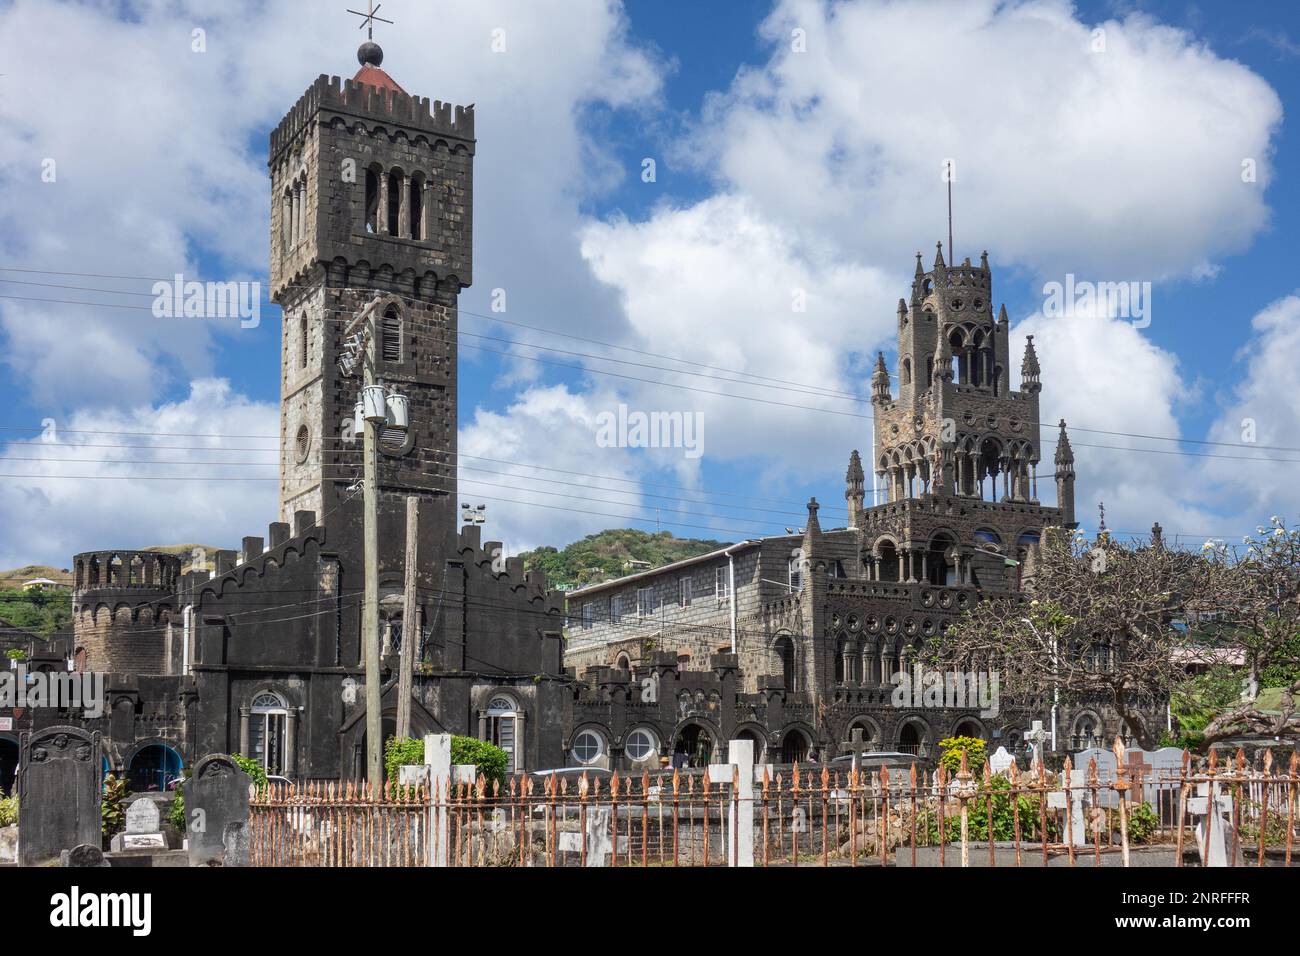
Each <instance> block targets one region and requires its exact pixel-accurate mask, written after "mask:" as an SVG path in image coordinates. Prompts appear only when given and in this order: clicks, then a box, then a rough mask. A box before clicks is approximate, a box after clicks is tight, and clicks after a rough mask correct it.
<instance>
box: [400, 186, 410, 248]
mask: <svg viewBox="0 0 1300 956" xmlns="http://www.w3.org/2000/svg"><path fill="white" fill-rule="evenodd" d="M398 188H399V189H400V190H401V195H399V196H398V197H397V234H398V235H399V236H402V237H403V238H406V237H409V236H410V235H411V177H410V175H409V174H407V173H402V176H401V179H400V181H399V183H398Z"/></svg>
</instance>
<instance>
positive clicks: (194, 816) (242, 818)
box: [181, 754, 253, 866]
mask: <svg viewBox="0 0 1300 956" xmlns="http://www.w3.org/2000/svg"><path fill="white" fill-rule="evenodd" d="M252 783H253V781H252V778H251V777H249V776H248V774H246V773H244V771H243V770H241V769H240V767H239V764H237V763H235V761H234V760H233V759H232V758H231V757H228V756H226V755H225V754H209V755H208V756H206V757H204V758H203V759H202V760H200V761H199V762H198V763H196V764H195V765H194V773H193V774H192V775H191V776H190V779H189V780H187V781H186V782H185V787H184V789H183V790H182V791H181V792H182V794H183V795H184V797H185V835H186V837H187V838H188V840H189V850H188V852H189V861H190V866H228V865H229V866H247V865H248V858H247V854H245V856H244V858H243V860H242V861H241V860H239V859H234V860H233V861H232V862H229V863H228V862H227V854H226V841H225V834H226V827H227V826H228V825H229V824H232V823H239V824H243V826H244V827H245V828H247V826H248V791H249V787H250V786H251V785H252ZM245 847H247V843H246V842H245Z"/></svg>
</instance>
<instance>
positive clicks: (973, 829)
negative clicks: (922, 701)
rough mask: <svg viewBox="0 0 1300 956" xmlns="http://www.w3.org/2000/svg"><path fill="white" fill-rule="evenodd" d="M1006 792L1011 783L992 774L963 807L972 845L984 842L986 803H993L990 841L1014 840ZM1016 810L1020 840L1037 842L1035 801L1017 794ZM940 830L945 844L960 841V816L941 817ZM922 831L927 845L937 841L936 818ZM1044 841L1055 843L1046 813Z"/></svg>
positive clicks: (1038, 821)
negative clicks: (942, 819)
mask: <svg viewBox="0 0 1300 956" xmlns="http://www.w3.org/2000/svg"><path fill="white" fill-rule="evenodd" d="M957 754H958V761H960V759H961V751H960V749H959V750H957ZM1010 789H1011V781H1009V780H1008V779H1007V778H1006V777H1004V776H1002V775H1001V774H995V775H994V776H993V777H992V778H991V780H990V784H989V786H988V787H987V788H986V787H985V786H984V784H983V783H982V782H981V783H980V784H979V790H978V792H977V794H976V796H975V797H974V798H973V799H972V800H971V801H970V802H969V803H967V805H966V808H967V834H968V838H969V839H970V840H971V841H972V842H987V841H988V838H989V801H990V800H992V802H993V839H994V840H1014V839H1015V836H1016V825H1015V814H1014V813H1013V812H1012V809H1011V794H1010V793H1008V792H1006V791H1009V790H1010ZM1016 807H1017V810H1018V811H1019V814H1020V838H1021V839H1022V840H1035V841H1036V840H1038V839H1040V835H1041V833H1042V820H1041V819H1040V817H1039V804H1038V797H1036V796H1030V795H1029V794H1024V793H1022V794H1019V795H1018V796H1017V798H1016ZM943 828H944V831H945V832H946V840H945V842H949V843H951V842H954V841H959V840H961V814H960V812H959V811H957V810H955V809H954V810H953V812H952V813H951V814H949V815H947V816H945V817H944V821H943ZM926 829H927V831H928V834H929V838H930V840H931V841H934V840H937V839H938V836H939V820H938V817H937V816H934V815H928V820H927V821H926ZM1047 837H1048V839H1049V840H1055V839H1059V835H1058V833H1057V826H1056V821H1055V820H1054V819H1053V815H1052V813H1051V812H1050V811H1049V812H1048V814H1047Z"/></svg>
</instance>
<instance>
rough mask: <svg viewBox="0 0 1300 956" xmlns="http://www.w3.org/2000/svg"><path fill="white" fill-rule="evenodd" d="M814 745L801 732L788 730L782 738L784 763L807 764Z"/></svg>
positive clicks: (782, 759)
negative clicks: (809, 752) (810, 750)
mask: <svg viewBox="0 0 1300 956" xmlns="http://www.w3.org/2000/svg"><path fill="white" fill-rule="evenodd" d="M811 746H812V744H811V742H810V741H809V740H808V736H807V735H806V734H805V733H804V732H803V731H801V730H788V731H786V733H785V736H784V737H782V738H781V762H782V763H806V762H807V760H808V751H809V749H810V748H811Z"/></svg>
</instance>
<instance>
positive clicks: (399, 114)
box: [28, 42, 572, 786]
mask: <svg viewBox="0 0 1300 956" xmlns="http://www.w3.org/2000/svg"><path fill="white" fill-rule="evenodd" d="M358 59H359V60H360V70H359V71H358V72H357V73H356V75H355V76H354V77H352V78H351V79H341V78H340V77H337V76H332V77H331V76H324V75H322V76H320V77H318V78H317V79H316V80H315V82H313V83H312V84H311V86H310V87H309V88H308V89H307V91H306V92H305V93H304V94H303V95H302V97H301V98H300V99H299V100H298V102H297V103H296V104H295V105H294V106H293V108H292V109H290V110H289V112H288V114H287V115H286V116H285V117H284V119H283V120H282V121H281V122H280V123H279V125H278V126H277V127H276V128H275V129H274V131H273V132H272V133H271V138H270V148H269V154H268V165H269V169H270V179H271V195H272V207H271V215H270V223H271V261H270V292H271V296H272V297H273V299H274V300H275V301H276V302H277V303H278V304H279V305H280V307H281V309H282V310H283V332H282V337H281V356H280V370H281V378H280V394H281V401H280V437H281V442H280V451H281V472H280V514H279V515H278V516H276V517H277V518H278V520H276V521H274V522H272V523H271V524H270V527H269V530H268V531H267V532H266V533H265V535H251V536H249V537H246V538H244V539H243V540H242V542H241V547H240V548H239V549H238V550H234V549H232V550H230V551H221V552H218V553H217V555H216V556H215V571H214V572H209V571H198V572H190V573H184V574H182V564H181V561H180V559H179V558H176V557H174V556H172V555H168V554H164V553H150V552H133V551H123V550H114V549H102V550H98V551H93V552H88V553H84V554H79V555H76V556H75V558H74V568H75V589H76V590H75V594H74V599H73V611H74V622H75V623H74V634H73V644H74V647H72V648H69V650H70V652H71V655H72V656H74V658H75V661H76V665H75V666H76V667H78V668H82V669H86V670H93V671H101V672H107V673H108V674H109V675H110V677H109V679H108V688H109V701H110V712H109V714H108V715H107V716H105V717H104V718H102V719H100V720H97V721H91V720H86V721H84V722H85V723H86V725H87V726H88V728H89V729H94V730H99V731H100V732H101V734H102V739H103V742H104V751H105V752H104V760H105V764H106V766H108V767H110V768H112V769H115V770H118V771H123V772H126V773H128V774H129V775H130V776H131V779H132V783H133V785H135V786H147V785H149V784H150V782H151V781H152V782H156V783H157V784H158V785H159V786H161V785H163V784H164V782H165V781H166V780H167V779H169V778H170V777H171V776H174V774H175V773H176V772H177V768H178V767H179V766H180V765H189V764H191V763H192V762H193V761H195V760H197V759H198V758H200V757H202V756H204V755H206V754H209V753H217V752H221V753H243V754H246V755H249V756H252V757H255V758H257V759H259V760H260V761H262V762H263V763H264V764H265V766H266V768H267V770H268V771H269V772H272V773H276V774H282V775H285V776H288V777H292V778H296V779H337V778H339V777H344V778H349V777H355V776H361V775H363V774H364V769H363V768H364V754H365V749H366V747H365V745H366V741H365V724H366V721H365V694H364V682H365V673H364V669H363V660H362V646H363V642H362V637H361V610H362V593H363V587H364V584H363V582H364V573H363V561H362V551H363V545H362V517H363V513H362V499H361V495H360V493H359V486H358V485H357V482H358V481H359V479H360V478H361V474H362V441H361V438H360V436H359V435H357V434H355V433H354V424H353V423H354V406H355V403H356V402H357V401H358V399H359V397H360V386H361V382H360V381H359V379H358V377H356V376H348V375H345V374H343V372H342V371H341V369H340V365H339V359H340V357H341V355H342V354H343V351H344V348H345V342H344V338H345V332H346V329H347V325H348V323H349V322H350V321H351V320H352V318H353V317H354V316H355V315H356V314H357V313H358V311H359V310H360V309H361V308H362V306H363V305H365V304H367V303H371V302H376V301H377V306H376V312H377V314H378V317H379V318H378V321H377V323H376V325H377V329H376V341H375V343H374V351H375V358H376V373H377V377H378V379H379V380H380V381H382V382H383V383H385V384H386V385H388V386H390V387H392V388H394V389H396V390H398V391H400V392H401V393H402V394H404V395H405V396H407V398H408V399H409V401H410V428H408V429H406V430H405V431H399V430H396V429H387V430H385V431H384V433H383V434H382V436H381V439H380V448H379V459H380V462H379V469H378V494H379V542H380V554H379V574H380V579H379V584H380V619H381V620H380V627H381V639H382V663H383V666H382V675H381V676H382V680H383V708H384V713H383V725H384V729H385V734H386V735H387V734H389V733H391V732H392V730H393V728H394V726H395V715H396V710H397V704H396V694H397V667H398V654H399V652H400V649H401V645H402V642H403V641H415V642H417V643H416V648H415V659H416V662H417V663H416V675H415V690H414V694H413V696H414V702H413V705H412V732H413V734H415V735H417V736H418V735H423V734H426V733H434V732H443V731H446V732H450V733H455V734H461V735H468V736H479V737H483V738H485V739H489V740H492V741H493V742H495V743H497V744H499V745H500V746H502V747H503V748H505V749H506V750H507V751H508V753H509V754H510V756H511V761H512V763H513V765H514V767H515V768H516V769H521V770H522V769H524V768H525V767H527V768H529V769H531V768H534V767H549V766H554V765H556V764H558V763H560V762H561V760H562V756H563V755H562V754H561V752H560V747H561V727H562V724H563V722H564V714H565V711H566V706H567V702H568V701H569V700H571V698H572V690H571V681H569V680H568V679H567V677H566V675H565V673H564V670H563V666H562V646H563V640H562V626H563V625H562V622H563V602H562V597H561V595H560V594H559V593H558V592H554V591H551V590H549V589H548V588H547V585H546V580H545V577H544V575H542V574H541V573H540V572H538V573H525V572H524V569H523V567H522V563H521V562H520V561H518V560H517V559H509V560H503V559H502V555H503V554H504V551H503V549H502V548H501V545H500V543H497V542H486V543H483V542H480V540H479V539H480V532H479V529H478V528H476V527H475V528H466V529H464V530H463V531H462V530H461V529H459V528H458V517H457V500H456V424H457V406H456V361H457V348H456V330H457V301H458V298H459V295H460V291H461V290H462V289H464V288H466V287H467V286H469V284H470V283H471V281H472V279H473V243H472V238H473V233H472V222H473V168H474V153H475V149H476V142H475V136H474V110H473V107H462V106H452V105H451V104H448V103H442V102H438V101H430V100H429V99H426V98H423V97H420V96H414V95H410V94H408V93H407V92H406V91H405V90H404V89H403V88H402V87H401V86H400V85H399V84H398V83H397V82H396V81H395V80H394V79H393V78H392V77H391V76H390V75H389V74H388V73H387V72H385V70H384V69H383V67H382V65H381V64H382V62H383V53H382V51H381V50H380V48H379V46H378V45H377V44H375V43H373V42H367V43H364V44H363V45H362V47H361V49H360V50H359V51H358ZM409 496H418V498H419V499H420V524H419V561H418V565H419V567H418V587H417V594H418V605H419V612H418V615H417V618H418V619H417V620H415V621H404V620H403V619H402V616H403V601H402V592H403V577H404V564H405V502H406V498H407V497H409ZM32 719H35V720H38V721H40V720H43V719H44V717H42V716H37V717H35V718H32V717H31V716H30V715H29V717H28V720H32Z"/></svg>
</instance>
